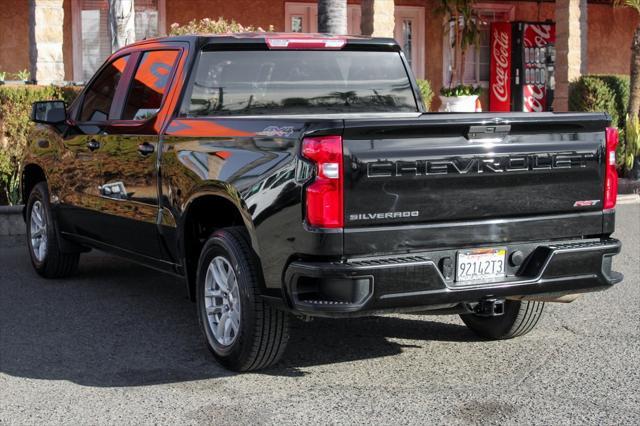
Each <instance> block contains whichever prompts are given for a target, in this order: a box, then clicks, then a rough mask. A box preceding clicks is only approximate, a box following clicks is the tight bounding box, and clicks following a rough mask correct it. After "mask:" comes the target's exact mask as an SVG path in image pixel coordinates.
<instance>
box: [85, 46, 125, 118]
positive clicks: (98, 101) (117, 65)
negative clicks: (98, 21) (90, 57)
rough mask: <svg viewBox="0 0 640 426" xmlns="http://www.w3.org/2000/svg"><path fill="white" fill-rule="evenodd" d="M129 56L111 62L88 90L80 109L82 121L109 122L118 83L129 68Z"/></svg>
mask: <svg viewBox="0 0 640 426" xmlns="http://www.w3.org/2000/svg"><path fill="white" fill-rule="evenodd" d="M128 60H129V55H125V56H121V57H120V58H118V59H116V60H114V61H113V62H111V63H110V64H109V65H107V67H106V68H105V69H103V70H102V72H101V73H100V75H99V76H98V77H97V78H96V79H95V80H94V81H93V83H92V84H91V86H89V87H88V88H87V91H86V92H85V95H84V101H83V102H82V108H81V109H80V119H79V120H80V121H107V120H108V119H109V118H110V117H109V110H110V109H111V104H112V103H113V97H114V96H115V94H116V89H117V87H118V83H119V82H120V79H121V78H122V74H123V73H124V69H125V68H126V66H127V61H128Z"/></svg>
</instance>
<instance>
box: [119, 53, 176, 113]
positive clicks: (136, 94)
mask: <svg viewBox="0 0 640 426" xmlns="http://www.w3.org/2000/svg"><path fill="white" fill-rule="evenodd" d="M178 53H179V51H177V50H152V51H149V52H145V53H144V55H142V59H141V60H140V63H139V64H138V69H136V72H135V75H134V77H133V81H132V82H131V86H130V88H129V93H128V94H127V98H126V99H127V100H126V102H125V104H124V109H123V111H122V117H121V119H122V120H146V119H148V118H150V117H152V116H153V115H155V114H156V113H157V112H158V110H159V109H160V107H161V105H162V99H163V97H164V94H165V92H166V90H167V89H168V86H169V78H170V77H171V70H172V69H173V66H174V65H175V63H176V60H177V59H178Z"/></svg>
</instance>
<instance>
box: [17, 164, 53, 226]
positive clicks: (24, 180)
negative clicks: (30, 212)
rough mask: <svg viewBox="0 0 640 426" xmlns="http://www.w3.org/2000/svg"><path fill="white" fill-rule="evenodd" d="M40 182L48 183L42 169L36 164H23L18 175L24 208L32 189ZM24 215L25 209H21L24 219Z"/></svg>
mask: <svg viewBox="0 0 640 426" xmlns="http://www.w3.org/2000/svg"><path fill="white" fill-rule="evenodd" d="M40 182H48V179H47V174H46V173H45V171H44V169H43V168H42V167H40V165H39V164H36V163H28V164H25V165H24V166H23V168H22V172H21V173H20V196H21V198H22V204H24V205H25V206H26V204H27V200H28V199H29V194H31V191H32V190H33V187H34V186H36V185H37V184H38V183H40ZM25 215H26V209H23V211H22V216H23V217H25Z"/></svg>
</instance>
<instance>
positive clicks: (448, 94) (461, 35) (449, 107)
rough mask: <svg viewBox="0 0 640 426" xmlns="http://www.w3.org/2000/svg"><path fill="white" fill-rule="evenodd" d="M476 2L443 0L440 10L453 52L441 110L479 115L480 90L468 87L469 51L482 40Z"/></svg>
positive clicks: (441, 96)
mask: <svg viewBox="0 0 640 426" xmlns="http://www.w3.org/2000/svg"><path fill="white" fill-rule="evenodd" d="M474 2H475V0H441V7H440V8H439V11H440V12H441V13H445V14H446V16H448V17H449V19H448V20H447V21H446V25H447V26H448V31H449V34H450V39H451V47H452V49H453V57H452V63H451V68H450V75H449V86H448V87H443V88H442V89H441V90H440V101H441V102H442V106H441V108H440V110H441V111H451V112H453V111H455V112H475V110H476V101H477V99H478V96H479V95H480V88H478V87H473V86H467V85H465V84H464V72H465V63H466V58H467V50H468V49H469V47H471V46H473V45H475V44H476V43H477V42H478V38H479V34H480V33H479V28H478V24H479V22H478V21H479V18H478V16H477V14H476V12H475V10H474V8H473V4H474Z"/></svg>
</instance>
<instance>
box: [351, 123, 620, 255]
mask: <svg viewBox="0 0 640 426" xmlns="http://www.w3.org/2000/svg"><path fill="white" fill-rule="evenodd" d="M608 125H609V118H608V116H606V115H605V114H584V113H580V114H574V113H568V114H548V113H542V114H523V113H513V114H505V115H502V116H496V115H495V114H437V115H436V114H424V115H422V116H421V117H419V118H412V119H394V120H380V119H377V120H369V119H367V120H346V121H345V129H344V134H343V144H344V145H343V147H344V148H343V149H344V158H345V160H344V161H345V168H344V169H345V183H344V206H345V252H347V253H348V252H349V251H350V248H351V249H354V248H355V247H354V246H353V245H350V243H353V241H350V239H351V238H354V236H356V235H357V233H358V230H359V229H360V230H364V229H363V228H366V229H368V230H370V231H373V230H374V229H375V228H380V229H383V228H384V227H385V226H391V225H393V226H395V227H397V230H398V231H400V230H401V229H405V230H406V229H407V228H406V227H407V226H418V227H421V226H430V225H437V226H443V225H447V224H448V225H455V224H458V225H460V224H463V223H473V222H474V221H475V222H478V223H490V224H496V223H499V222H496V220H503V221H504V220H507V219H508V220H509V221H510V222H511V224H510V225H509V226H514V225H513V224H514V223H517V221H518V220H525V221H526V220H534V221H535V220H536V218H543V217H547V216H550V217H562V216H563V215H576V214H578V215H580V214H582V215H584V216H586V217H590V220H589V222H588V223H589V224H590V225H589V226H591V228H589V227H587V228H589V229H585V228H584V227H585V226H586V225H585V224H584V223H582V222H579V221H578V222H575V221H574V222H572V223H573V224H575V225H577V227H576V228H575V229H567V230H566V231H563V230H562V229H560V230H559V231H557V230H556V231H554V232H558V233H559V234H558V237H571V236H580V235H585V233H588V232H594V233H600V232H601V229H602V215H601V212H602V202H603V200H602V198H603V185H604V173H605V168H604V152H605V129H606V127H607V126H608ZM539 223H546V226H551V225H552V223H551V222H548V221H547V222H542V221H541V222H539ZM556 225H557V223H556ZM403 226H404V227H405V228H402V227H403ZM491 226H494V229H495V230H496V232H499V229H498V228H500V227H499V226H496V225H491ZM560 228H562V227H560ZM569 228H571V227H570V226H569ZM416 229H418V228H416ZM446 229H448V231H447V232H449V233H456V232H469V229H467V231H464V230H462V229H463V228H460V229H457V230H456V228H455V226H447V227H446ZM350 230H352V232H350ZM530 231H533V228H531V230H530ZM482 234H483V235H486V236H487V237H491V238H487V242H491V241H494V240H500V238H496V236H495V235H493V236H492V235H487V234H491V230H490V229H489V228H487V229H485V231H483V233H482ZM560 234H577V235H560ZM413 235H417V234H415V233H414V234H413ZM435 235H441V234H435ZM468 237H469V238H468V239H469V241H473V238H471V237H472V236H468ZM480 238H482V236H480ZM523 238H524V237H523ZM534 238H535V235H533V232H532V235H531V236H530V239H534ZM502 239H503V240H504V238H502ZM489 240H491V241H489ZM478 242H479V241H478ZM425 244H428V242H427V241H422V243H421V244H418V245H425ZM414 245H415V244H414ZM381 247H385V245H384V244H382V245H381ZM381 247H367V250H372V249H373V250H374V251H387V250H380V248H381ZM411 247H412V246H411V244H410V245H409V247H408V248H411ZM376 248H377V249H376ZM397 248H398V247H397V245H396V246H394V247H388V249H389V250H391V249H394V250H395V249H397ZM351 251H353V250H351ZM356 251H359V250H356Z"/></svg>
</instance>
